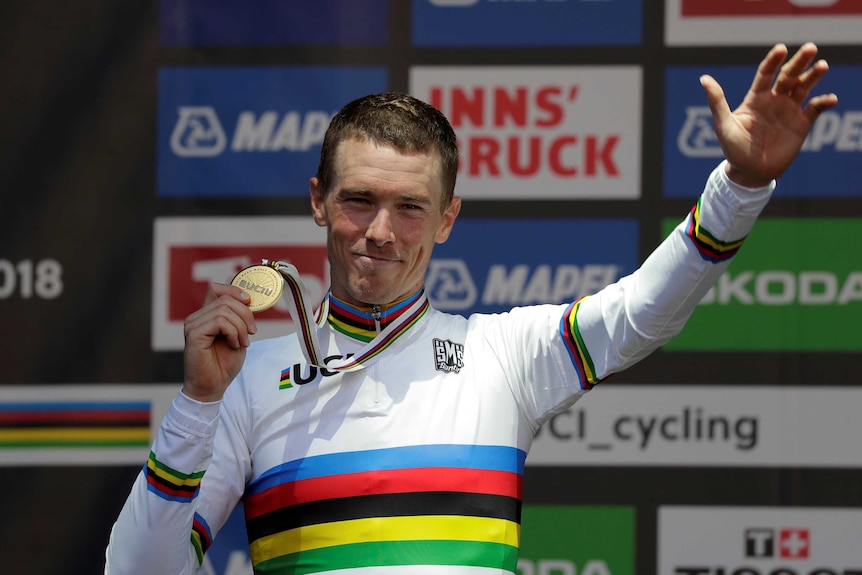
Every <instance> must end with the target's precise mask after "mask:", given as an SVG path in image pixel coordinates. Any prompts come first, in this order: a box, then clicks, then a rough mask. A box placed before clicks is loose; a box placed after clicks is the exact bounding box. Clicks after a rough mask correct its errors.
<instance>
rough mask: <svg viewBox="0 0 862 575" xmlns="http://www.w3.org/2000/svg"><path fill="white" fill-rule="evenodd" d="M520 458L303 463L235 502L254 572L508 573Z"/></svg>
mask: <svg viewBox="0 0 862 575" xmlns="http://www.w3.org/2000/svg"><path fill="white" fill-rule="evenodd" d="M525 458H526V454H525V453H524V452H523V451H521V450H519V449H516V448H513V447H502V446H481V445H480V446H475V445H421V446H408V447H395V448H388V449H376V450H369V451H359V452H349V453H337V454H331V455H319V456H313V457H307V458H304V459H301V460H298V461H293V462H289V463H285V464H283V465H280V466H278V467H277V468H275V469H272V470H270V471H268V472H266V473H264V474H263V475H262V476H261V477H259V478H258V479H256V480H254V481H252V482H250V483H249V484H248V486H247V490H246V494H245V496H244V499H243V506H244V509H245V514H246V530H247V532H248V536H249V541H250V542H251V543H250V551H251V557H252V564H253V566H254V569H255V573H275V572H278V569H284V568H287V567H288V566H289V567H290V569H291V572H292V573H316V572H322V571H329V570H335V569H339V568H344V567H346V566H348V565H349V566H353V567H360V566H399V565H453V566H468V565H469V566H485V567H493V568H497V569H500V568H504V569H507V570H509V571H511V572H513V573H514V572H515V568H516V564H517V554H518V541H519V536H520V520H521V492H522V484H523V471H524V460H525Z"/></svg>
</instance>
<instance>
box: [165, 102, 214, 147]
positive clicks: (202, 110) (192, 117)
mask: <svg viewBox="0 0 862 575" xmlns="http://www.w3.org/2000/svg"><path fill="white" fill-rule="evenodd" d="M226 144H227V136H226V135H225V132H224V128H222V125H221V122H220V121H219V119H218V115H216V112H215V110H214V109H213V108H212V107H211V106H180V108H179V118H178V119H177V123H176V125H175V126H174V131H173V132H172V133H171V150H173V152H174V153H175V154H176V155H177V156H180V157H181V158H211V157H213V156H218V155H219V154H221V153H222V151H223V150H224V148H225V145H226Z"/></svg>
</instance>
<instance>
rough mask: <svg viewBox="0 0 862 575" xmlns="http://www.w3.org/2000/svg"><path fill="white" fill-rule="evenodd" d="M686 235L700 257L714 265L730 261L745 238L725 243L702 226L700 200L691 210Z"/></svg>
mask: <svg viewBox="0 0 862 575" xmlns="http://www.w3.org/2000/svg"><path fill="white" fill-rule="evenodd" d="M685 234H686V236H688V238H689V239H690V240H691V241H692V243H694V246H695V247H696V248H697V251H698V252H699V253H700V257H702V258H703V259H705V260H707V261H711V262H713V263H718V262H722V261H725V260H728V259H730V258H732V257H733V256H735V255H736V252H738V251H739V248H740V247H742V242H743V241H745V238H741V239H738V240H735V241H732V242H724V241H721V240H719V239H718V238H716V237H715V236H714V235H712V234H711V233H709V231H708V230H706V229H705V228H703V226H701V225H700V200H698V202H697V204H695V206H694V207H693V208H692V209H691V214H690V215H689V218H688V223H687V225H686V229H685Z"/></svg>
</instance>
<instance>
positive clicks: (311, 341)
mask: <svg viewBox="0 0 862 575" xmlns="http://www.w3.org/2000/svg"><path fill="white" fill-rule="evenodd" d="M263 264H264V265H267V266H270V267H272V268H273V269H275V270H276V271H277V272H279V273H280V274H281V276H282V277H283V278H284V282H285V287H286V288H287V289H285V290H284V293H283V297H284V301H285V302H286V303H287V307H288V309H290V315H291V317H293V319H294V322H295V323H296V328H297V336H298V338H299V346H300V348H301V349H302V354H303V355H304V356H305V359H306V360H307V361H308V363H310V364H311V365H315V366H317V367H321V368H325V369H328V370H330V371H356V370H358V369H362V368H363V367H365V366H367V365H370V364H371V363H373V362H374V361H375V360H376V359H377V358H378V356H379V355H380V354H381V353H383V352H384V351H385V350H387V349H395V347H396V342H397V343H398V345H399V346H400V345H401V344H403V343H404V342H405V341H406V340H407V338H406V337H402V336H403V335H404V334H405V333H407V331H408V330H409V329H410V328H411V327H413V326H414V325H415V324H416V322H418V321H419V320H420V319H421V318H422V316H423V315H425V312H426V311H428V308H429V305H430V304H429V303H428V296H426V295H425V290H422V293H421V294H420V296H419V297H418V298H417V299H416V301H415V302H413V304H412V305H411V306H410V307H409V308H408V309H407V310H405V311H404V313H402V314H401V315H399V316H398V317H397V318H396V319H395V320H394V321H392V323H390V324H389V325H387V326H386V328H385V329H383V331H381V332H380V333H378V334H377V336H376V337H375V338H374V339H372V340H371V341H369V342H368V343H367V344H365V346H364V347H363V348H362V349H360V350H359V352H358V353H357V354H356V355H354V356H353V357H350V358H346V359H341V360H338V361H333V362H331V363H324V362H323V352H322V351H321V348H320V339H319V338H318V335H317V329H318V328H319V327H322V326H323V324H324V323H325V322H326V318H327V317H328V316H329V298H328V297H327V298H324V300H323V305H321V306H320V309H319V310H318V312H317V316H315V315H314V313H313V312H312V309H311V299H310V298H309V297H308V290H307V289H306V287H305V284H304V283H303V282H302V278H301V277H300V275H299V271H298V270H297V269H296V267H295V266H293V265H291V264H289V263H287V262H282V261H270V260H263Z"/></svg>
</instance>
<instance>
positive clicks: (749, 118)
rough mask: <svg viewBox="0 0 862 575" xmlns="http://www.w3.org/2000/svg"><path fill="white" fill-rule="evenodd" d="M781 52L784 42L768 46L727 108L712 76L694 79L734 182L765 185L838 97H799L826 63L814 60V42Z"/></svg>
mask: <svg viewBox="0 0 862 575" xmlns="http://www.w3.org/2000/svg"><path fill="white" fill-rule="evenodd" d="M787 54H788V51H787V46H785V45H784V44H776V45H775V46H773V48H772V49H771V50H770V51H769V53H768V54H767V55H766V57H765V58H764V59H763V61H762V62H760V66H758V68H757V73H756V74H755V76H754V81H753V82H752V83H751V88H749V90H748V93H747V94H746V95H745V98H744V99H743V101H742V104H740V105H739V107H738V108H736V109H735V110H733V111H732V112H731V110H730V107H729V106H728V103H727V100H726V99H725V96H724V91H723V90H722V88H721V86H720V85H719V84H718V82H716V80H715V79H714V78H713V77H711V76H709V75H704V76H702V77H701V79H700V80H701V84H702V85H703V87H704V90H705V91H706V98H707V102H708V103H709V108H710V110H711V111H712V118H713V128H714V130H715V133H716V136H717V137H718V141H719V143H720V144H721V149H722V151H723V152H724V156H725V158H727V161H728V167H727V174H728V176H730V178H731V180H733V181H734V182H736V183H738V184H740V185H743V186H748V187H761V186H765V185H767V184H768V183H769V182H770V181H772V180H773V179H776V178H777V177H778V176H780V175H781V174H782V173H784V171H785V170H786V169H787V168H788V166H790V164H791V162H792V161H793V159H794V158H795V157H796V154H797V153H798V152H799V150H800V148H801V147H802V144H803V142H804V141H805V138H806V136H807V135H808V132H809V131H810V130H811V126H812V125H813V124H814V121H815V120H816V119H817V117H818V116H819V115H820V113H821V112H823V111H824V110H826V109H828V108H831V107H832V106H834V105H835V104H836V103H838V97H837V96H836V95H835V94H822V95H818V96H815V97H813V98H811V99H810V100H808V102H807V103H805V101H806V99H808V95H809V93H810V92H811V90H812V88H814V86H815V85H816V84H817V83H818V82H819V81H820V79H821V78H822V77H823V76H824V75H825V74H826V72H827V70H828V69H829V66H828V64H827V63H826V61H825V60H817V61H816V62H815V61H814V59H815V57H816V56H817V46H815V45H814V44H813V43H811V42H808V43H806V44H804V45H803V46H802V47H800V48H799V50H798V51H797V52H796V54H794V55H793V57H792V58H790V60H787V62H785V59H786V58H787ZM782 63H784V64H783V65H782ZM776 74H777V76H776ZM803 104H804V105H803Z"/></svg>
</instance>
